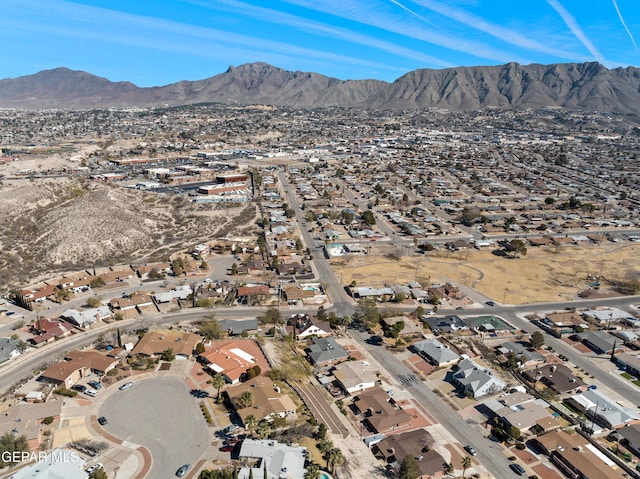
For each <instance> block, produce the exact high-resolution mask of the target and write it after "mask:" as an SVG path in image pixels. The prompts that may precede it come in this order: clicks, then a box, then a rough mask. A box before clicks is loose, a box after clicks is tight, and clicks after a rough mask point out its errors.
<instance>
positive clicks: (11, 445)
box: [0, 391, 75, 468]
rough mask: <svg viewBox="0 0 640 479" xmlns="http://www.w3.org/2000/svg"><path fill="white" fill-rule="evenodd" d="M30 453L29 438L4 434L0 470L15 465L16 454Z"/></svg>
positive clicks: (1, 440)
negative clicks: (14, 454) (14, 455)
mask: <svg viewBox="0 0 640 479" xmlns="http://www.w3.org/2000/svg"><path fill="white" fill-rule="evenodd" d="M74 392H75V391H74ZM28 451H29V443H28V441H27V436H25V435H21V436H16V435H15V434H14V433H12V432H6V433H4V434H3V435H2V436H0V452H2V453H3V454H0V468H2V467H6V466H12V465H13V464H15V462H13V461H12V459H13V453H14V452H16V453H21V452H28ZM5 453H8V454H5Z"/></svg>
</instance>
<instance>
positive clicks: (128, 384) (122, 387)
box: [119, 382, 133, 391]
mask: <svg viewBox="0 0 640 479" xmlns="http://www.w3.org/2000/svg"><path fill="white" fill-rule="evenodd" d="M131 386H133V383H132V382H128V383H124V384H123V385H122V386H120V388H119V389H120V391H124V390H125V389H129V388H130V387H131Z"/></svg>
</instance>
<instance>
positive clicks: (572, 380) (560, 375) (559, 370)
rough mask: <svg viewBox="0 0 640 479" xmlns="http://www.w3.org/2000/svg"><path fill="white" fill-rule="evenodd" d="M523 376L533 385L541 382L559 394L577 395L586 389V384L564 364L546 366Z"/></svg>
mask: <svg viewBox="0 0 640 479" xmlns="http://www.w3.org/2000/svg"><path fill="white" fill-rule="evenodd" d="M522 375H523V377H524V378H525V379H526V380H527V381H529V382H530V383H532V384H533V383H535V382H537V381H540V382H541V383H542V384H544V385H545V386H547V387H548V388H549V389H551V390H552V391H554V392H555V393H557V394H565V393H571V392H573V393H575V392H578V391H579V390H581V389H583V388H585V387H586V384H585V382H584V381H583V380H582V379H579V378H577V377H576V376H574V374H573V372H572V371H571V369H569V368H568V367H567V366H565V365H564V364H545V365H543V366H539V367H536V368H534V369H529V370H526V371H523V372H522Z"/></svg>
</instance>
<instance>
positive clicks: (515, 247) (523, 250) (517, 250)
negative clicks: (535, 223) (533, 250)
mask: <svg viewBox="0 0 640 479" xmlns="http://www.w3.org/2000/svg"><path fill="white" fill-rule="evenodd" d="M509 246H510V249H511V251H512V252H513V255H514V256H515V257H516V258H517V257H518V256H526V255H527V246H526V244H525V243H524V241H522V240H521V239H512V240H511V241H510V242H509Z"/></svg>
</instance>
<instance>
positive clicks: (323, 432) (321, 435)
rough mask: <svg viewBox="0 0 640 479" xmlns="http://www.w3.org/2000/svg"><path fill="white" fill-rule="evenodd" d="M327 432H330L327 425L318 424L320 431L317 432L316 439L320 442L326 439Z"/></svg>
mask: <svg viewBox="0 0 640 479" xmlns="http://www.w3.org/2000/svg"><path fill="white" fill-rule="evenodd" d="M327 432H328V429H327V426H326V424H324V423H322V422H321V423H320V424H318V430H317V431H316V438H317V439H319V440H323V439H326V437H327Z"/></svg>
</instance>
